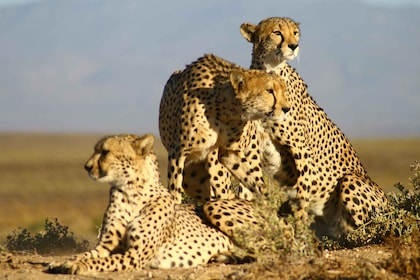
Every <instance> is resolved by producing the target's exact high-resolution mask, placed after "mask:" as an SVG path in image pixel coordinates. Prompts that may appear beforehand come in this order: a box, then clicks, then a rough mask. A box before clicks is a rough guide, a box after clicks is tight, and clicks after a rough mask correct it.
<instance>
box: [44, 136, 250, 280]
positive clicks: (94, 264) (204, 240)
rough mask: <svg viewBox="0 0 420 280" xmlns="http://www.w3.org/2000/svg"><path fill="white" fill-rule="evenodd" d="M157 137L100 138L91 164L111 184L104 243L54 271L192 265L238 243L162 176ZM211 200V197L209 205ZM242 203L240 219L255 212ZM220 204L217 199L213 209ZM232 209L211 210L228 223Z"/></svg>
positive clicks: (99, 178) (54, 267) (102, 236)
mask: <svg viewBox="0 0 420 280" xmlns="http://www.w3.org/2000/svg"><path fill="white" fill-rule="evenodd" d="M153 143H154V137H153V136H152V135H145V136H143V137H138V136H135V135H129V134H123V135H117V136H109V137H105V138H103V139H102V140H100V141H99V142H98V143H97V144H96V146H95V151H94V153H93V155H92V156H91V157H90V159H89V160H88V161H87V163H86V165H85V169H86V170H87V171H88V173H89V175H90V177H91V178H92V179H94V180H96V181H98V182H103V183H109V184H110V185H111V190H110V202H109V205H108V208H107V210H106V212H105V215H104V220H103V224H102V229H101V233H100V237H99V242H98V245H97V246H96V248H95V249H93V250H91V251H89V252H86V253H84V254H82V255H79V256H76V257H74V258H73V259H72V260H69V261H67V262H65V263H63V264H59V265H57V264H51V265H50V267H49V269H48V272H50V273H71V274H86V273H91V272H99V271H133V270H141V269H142V268H146V267H153V268H170V267H192V266H197V265H201V264H206V263H207V262H208V261H209V260H210V258H211V257H212V256H215V255H218V254H219V253H222V252H227V251H230V250H231V249H232V248H233V245H232V242H231V241H230V239H229V238H228V237H227V236H226V235H225V234H223V233H222V232H221V231H219V230H216V229H215V228H214V227H213V226H209V225H207V221H205V220H204V218H202V217H203V216H204V213H202V212H203V211H202V210H203V209H201V210H200V209H199V208H197V207H195V206H193V205H179V204H177V203H175V201H174V200H173V198H172V196H171V194H170V193H169V191H168V189H167V188H165V187H164V186H163V185H162V184H161V183H160V181H159V171H158V164H157V161H156V156H155V154H154V153H153V151H152V146H153ZM211 206H212V205H211V202H210V204H208V205H207V206H206V207H211ZM236 206H237V210H235V211H237V213H239V216H238V217H239V220H240V219H241V215H242V216H243V213H249V212H250V210H249V207H248V206H246V205H244V206H243V207H242V206H240V205H238V204H236ZM219 208H220V206H219V205H214V206H213V207H211V208H210V209H211V210H214V209H219ZM215 211H216V210H215ZM232 213H234V212H231V213H229V215H225V214H223V213H221V211H217V213H216V212H214V214H212V213H207V214H206V215H207V217H209V218H210V219H211V220H214V221H220V222H221V224H222V225H224V224H227V223H228V222H227V221H231V219H232V218H233V217H234V215H233V214H232ZM198 214H200V215H198ZM224 215H225V216H226V219H227V220H226V221H225V218H224V217H222V216H224ZM244 219H247V220H249V218H247V217H244ZM235 221H236V220H235ZM235 221H234V222H235ZM229 225H230V226H232V224H231V223H229ZM216 226H220V224H219V225H216ZM233 226H234V225H233ZM222 229H223V226H222Z"/></svg>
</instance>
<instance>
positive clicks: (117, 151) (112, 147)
mask: <svg viewBox="0 0 420 280" xmlns="http://www.w3.org/2000/svg"><path fill="white" fill-rule="evenodd" d="M153 144H154V137H153V135H151V134H146V135H144V136H142V137H139V136H136V135H131V134H121V135H113V136H106V137H104V138H102V139H101V140H99V142H98V143H97V144H96V145H95V149H94V153H93V155H92V156H91V157H90V158H89V159H88V161H87V162H86V164H85V169H86V171H87V172H88V174H89V176H90V177H91V178H92V179H93V180H95V181H98V182H103V183H111V184H116V185H121V184H125V183H126V182H127V181H130V180H132V178H131V177H133V176H135V175H136V174H137V173H138V172H139V170H140V169H142V164H144V162H145V161H147V160H148V159H149V158H150V155H151V154H152V155H153V156H154V154H153V152H152V148H153ZM153 156H152V157H153Z"/></svg>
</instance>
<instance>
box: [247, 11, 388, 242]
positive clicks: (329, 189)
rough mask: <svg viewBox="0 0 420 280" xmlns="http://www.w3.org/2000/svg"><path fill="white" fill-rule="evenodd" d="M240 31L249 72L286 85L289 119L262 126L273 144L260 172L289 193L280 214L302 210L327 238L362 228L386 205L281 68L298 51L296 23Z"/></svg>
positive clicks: (343, 141) (346, 146)
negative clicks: (312, 216)
mask: <svg viewBox="0 0 420 280" xmlns="http://www.w3.org/2000/svg"><path fill="white" fill-rule="evenodd" d="M240 31H241V33H242V35H243V36H244V37H245V39H246V40H248V41H249V42H251V43H252V44H253V52H252V64H251V68H252V69H262V70H265V71H268V72H274V73H276V74H277V75H278V76H279V77H281V79H283V80H284V81H285V82H286V88H287V93H286V96H287V101H288V102H289V104H290V105H291V110H290V112H289V113H290V118H289V119H288V121H287V122H278V121H275V120H274V121H273V120H267V121H265V122H263V127H264V131H265V132H266V133H267V135H268V136H269V137H270V139H271V140H272V143H273V144H274V146H271V147H269V146H270V145H267V146H266V147H265V151H263V152H264V157H263V160H264V161H265V166H269V168H267V169H266V170H269V171H270V172H271V175H273V176H274V178H276V179H277V180H278V181H279V182H280V183H281V185H283V186H287V187H289V189H291V190H293V191H292V192H290V194H291V199H290V200H289V202H288V203H287V204H285V205H284V206H283V207H282V209H281V212H283V211H284V212H288V211H290V210H291V208H296V209H299V210H297V213H298V215H302V214H303V213H304V212H302V210H309V211H310V212H312V213H314V214H315V215H316V216H318V217H319V218H318V223H317V224H316V225H315V229H316V230H317V231H318V233H319V234H320V235H324V234H326V235H330V236H332V237H338V236H339V235H341V234H345V233H347V232H349V231H351V230H352V229H354V228H355V227H357V226H359V225H361V224H363V223H365V222H366V221H368V220H369V219H370V218H371V216H372V215H373V214H375V213H377V212H378V211H381V209H383V207H384V206H385V204H386V203H387V199H386V196H385V194H384V192H383V191H382V190H381V188H380V187H379V186H378V185H377V184H376V183H374V182H373V181H372V180H371V179H370V177H369V176H368V175H367V173H366V170H365V169H364V167H363V166H362V164H361V162H360V160H359V158H358V156H357V155H356V152H355V150H354V149H353V147H352V145H351V144H350V142H349V140H348V139H347V138H346V137H345V136H344V134H343V132H341V130H340V129H339V128H338V127H337V126H336V125H335V124H334V123H333V122H332V121H331V120H330V119H329V118H328V116H327V114H326V113H325V112H324V111H323V110H322V109H321V108H320V107H319V106H318V105H317V104H316V103H315V101H314V100H313V99H312V97H311V96H310V95H309V94H308V92H307V86H306V84H305V83H304V81H303V80H302V78H301V77H300V75H299V74H298V73H297V72H296V71H295V69H293V68H292V67H291V66H290V65H289V64H287V61H288V60H291V59H293V58H294V57H296V56H297V53H298V51H299V44H298V42H299V39H300V29H299V23H296V22H294V21H293V20H291V19H289V18H267V19H265V20H262V21H261V22H260V23H259V24H258V25H254V24H251V23H244V24H242V25H241V28H240ZM273 151H276V152H273ZM321 225H323V226H321ZM325 225H326V228H325Z"/></svg>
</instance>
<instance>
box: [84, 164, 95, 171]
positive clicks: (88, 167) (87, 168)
mask: <svg viewBox="0 0 420 280" xmlns="http://www.w3.org/2000/svg"><path fill="white" fill-rule="evenodd" d="M92 168H93V166H92V165H90V164H87V163H86V164H85V170H86V171H87V172H90V171H91V170H92Z"/></svg>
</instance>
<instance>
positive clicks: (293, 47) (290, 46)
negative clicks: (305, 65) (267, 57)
mask: <svg viewBox="0 0 420 280" xmlns="http://www.w3.org/2000/svg"><path fill="white" fill-rule="evenodd" d="M298 46H299V45H298V44H289V45H288V47H289V48H290V49H291V50H292V51H294V50H295V49H296V48H297V47H298Z"/></svg>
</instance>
